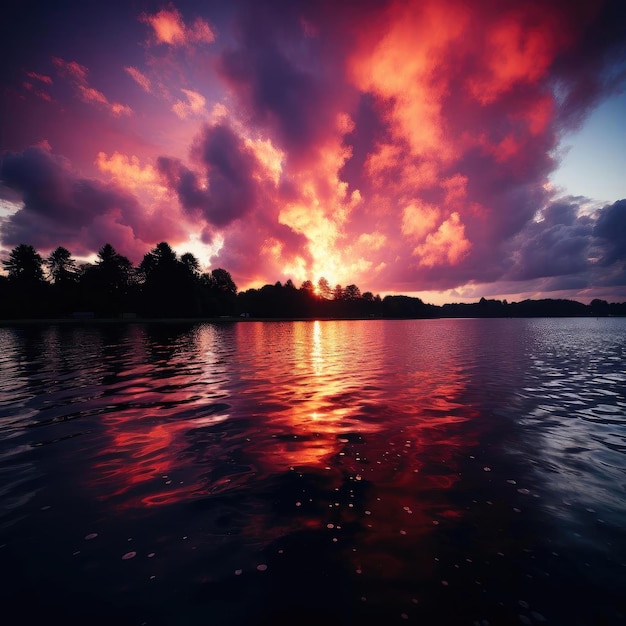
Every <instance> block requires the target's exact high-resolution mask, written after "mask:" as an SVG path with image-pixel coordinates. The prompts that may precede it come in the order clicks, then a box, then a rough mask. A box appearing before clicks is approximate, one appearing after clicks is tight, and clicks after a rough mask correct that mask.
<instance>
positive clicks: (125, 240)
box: [0, 147, 189, 262]
mask: <svg viewBox="0 0 626 626" xmlns="http://www.w3.org/2000/svg"><path fill="white" fill-rule="evenodd" d="M103 160H104V161H106V159H105V158H104V157H103ZM0 165H1V167H0V180H1V181H2V183H3V184H4V185H5V186H6V187H8V188H9V189H12V190H14V191H15V192H17V193H18V194H19V195H20V196H21V198H22V202H23V206H22V208H20V209H19V210H18V211H17V212H16V213H14V214H12V215H10V216H9V217H8V218H7V219H6V220H5V223H4V226H3V230H2V243H3V244H4V245H5V246H13V245H17V244H19V243H23V242H25V241H27V242H29V243H31V244H32V245H34V246H35V247H37V248H39V249H41V250H42V251H44V252H45V251H47V250H50V249H53V248H55V247H57V246H59V245H63V246H65V247H67V248H68V249H70V250H72V251H73V252H74V253H75V254H79V255H86V254H90V253H92V252H95V251H97V250H98V249H99V248H100V247H101V246H102V245H103V244H104V243H107V242H108V243H111V244H112V245H113V246H114V247H115V248H116V249H118V250H119V251H120V252H121V253H122V254H125V255H126V256H128V257H129V258H131V259H132V260H133V261H135V262H137V261H139V260H140V259H141V258H142V256H143V254H145V252H146V251H147V250H148V249H149V247H150V246H151V245H154V244H155V243H158V242H159V241H162V240H164V239H167V240H168V241H171V242H172V243H173V244H176V243H179V242H181V241H183V240H185V239H186V238H187V237H188V233H189V231H188V225H187V224H186V220H185V219H184V216H182V215H181V214H179V213H178V212H177V211H176V207H175V206H171V205H169V206H161V207H158V206H155V207H154V208H153V209H152V210H151V211H146V209H145V208H144V207H143V206H142V205H141V204H140V203H139V201H138V199H137V197H136V196H135V195H134V194H133V193H132V192H130V191H128V190H127V189H125V188H124V187H122V186H121V184H119V183H104V182H102V181H98V180H95V179H91V178H85V177H83V176H81V175H79V174H78V173H77V172H76V171H75V170H74V168H73V167H72V166H71V164H70V163H69V162H68V161H67V159H64V158H63V157H60V156H58V155H54V154H52V153H51V151H50V150H49V149H42V148H40V147H31V148H27V149H26V150H24V151H23V152H20V153H5V154H4V155H3V158H2V161H1V163H0ZM111 167H112V168H113V167H114V166H111Z"/></svg>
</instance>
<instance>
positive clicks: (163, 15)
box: [140, 7, 215, 46]
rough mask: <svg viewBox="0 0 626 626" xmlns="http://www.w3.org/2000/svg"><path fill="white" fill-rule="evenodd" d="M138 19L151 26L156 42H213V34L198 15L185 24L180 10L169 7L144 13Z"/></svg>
mask: <svg viewBox="0 0 626 626" xmlns="http://www.w3.org/2000/svg"><path fill="white" fill-rule="evenodd" d="M140 20H141V21H142V22H144V23H146V24H149V25H150V26H151V27H152V31H153V36H154V39H155V41H156V43H159V44H161V43H164V44H168V45H170V46H184V45H187V44H196V43H213V41H215V34H214V32H213V30H212V29H211V27H210V25H209V23H208V22H206V21H205V20H203V19H202V18H200V17H198V18H196V19H195V20H194V22H193V23H192V24H191V25H190V26H187V25H186V24H185V22H184V20H183V17H182V15H181V14H180V12H179V11H178V10H177V9H175V8H174V7H171V8H169V9H162V10H160V11H158V12H157V13H155V14H153V15H149V14H147V13H144V14H142V15H141V17H140Z"/></svg>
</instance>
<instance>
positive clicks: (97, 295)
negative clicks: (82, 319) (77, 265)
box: [80, 243, 135, 317]
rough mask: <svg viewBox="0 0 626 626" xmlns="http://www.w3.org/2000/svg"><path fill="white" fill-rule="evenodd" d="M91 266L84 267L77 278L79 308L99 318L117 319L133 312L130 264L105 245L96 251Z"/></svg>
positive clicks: (132, 278) (132, 281)
mask: <svg viewBox="0 0 626 626" xmlns="http://www.w3.org/2000/svg"><path fill="white" fill-rule="evenodd" d="M97 256H98V260H97V261H96V263H95V265H88V266H86V267H85V268H84V271H83V273H82V275H81V278H80V284H81V288H82V292H83V300H82V304H83V306H84V307H85V309H86V310H90V311H94V312H95V313H96V314H97V315H99V316H106V317H110V316H117V315H119V314H120V313H122V312H123V311H125V310H129V309H130V310H132V309H133V308H134V297H133V296H134V295H135V294H134V292H135V277H134V271H133V264H132V263H131V262H130V260H129V259H128V258H127V257H125V256H123V255H121V254H119V253H118V252H117V250H115V248H114V247H113V246H112V245H111V244H110V243H107V244H105V245H104V246H102V248H100V250H98V255H97Z"/></svg>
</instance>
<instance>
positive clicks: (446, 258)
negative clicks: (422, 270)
mask: <svg viewBox="0 0 626 626" xmlns="http://www.w3.org/2000/svg"><path fill="white" fill-rule="evenodd" d="M471 247H472V244H471V243H470V242H469V241H468V240H467V239H466V238H465V227H464V226H463V224H462V223H461V218H460V217H459V214H458V213H456V212H455V213H452V214H451V215H450V217H449V218H448V219H447V220H446V221H445V222H443V223H442V224H441V225H440V226H439V228H438V229H437V231H436V232H434V233H431V234H429V235H428V236H427V237H426V241H425V242H424V243H423V244H421V245H419V246H417V247H416V248H415V249H414V250H413V256H417V257H419V265H422V266H425V267H434V266H435V265H456V264H457V263H459V261H461V260H462V259H463V257H465V256H466V255H467V253H468V252H469V250H470V248H471Z"/></svg>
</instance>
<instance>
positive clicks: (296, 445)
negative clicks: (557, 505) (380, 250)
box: [94, 322, 476, 568]
mask: <svg viewBox="0 0 626 626" xmlns="http://www.w3.org/2000/svg"><path fill="white" fill-rule="evenodd" d="M385 333H387V334H385ZM388 333H389V331H388V329H386V328H385V327H382V326H377V323H376V322H362V323H349V322H312V323H308V322H302V323H275V324H262V323H242V324H236V325H234V327H232V326H231V327H227V328H220V327H217V328H216V327H214V326H203V327H200V329H199V330H197V331H196V332H194V334H193V335H189V336H186V337H185V341H184V342H180V343H179V344H178V345H177V348H176V350H172V354H171V355H170V357H169V359H167V360H165V359H163V360H161V361H160V362H159V363H156V364H155V365H154V366H153V367H154V369H153V371H151V372H147V371H146V369H145V361H146V360H149V355H147V354H146V353H145V348H140V349H138V350H137V354H138V361H139V362H140V363H141V365H139V364H138V370H137V372H138V375H137V378H136V379H135V380H132V382H130V383H129V384H128V386H127V387H126V388H125V389H124V392H123V403H122V404H121V406H120V409H119V410H116V411H110V412H107V413H106V414H104V415H103V416H102V424H103V426H104V429H105V432H106V436H107V438H108V445H107V448H106V449H105V450H102V451H101V453H100V454H99V455H98V458H97V460H96V463H95V465H94V470H95V483H97V485H98V487H97V489H98V492H99V493H101V494H103V497H104V498H105V499H111V500H112V502H114V503H115V504H116V505H117V506H124V507H138V506H163V505H169V504H174V503H180V502H184V501H188V500H193V499H197V498H201V497H207V496H208V497H211V496H214V495H218V494H228V493H234V492H237V493H241V494H243V495H245V496H247V495H250V494H254V493H255V490H256V489H258V485H260V484H261V483H262V481H267V480H269V479H272V477H281V476H284V475H286V474H287V473H289V472H294V473H296V474H307V473H313V474H315V473H319V474H320V475H322V476H323V478H324V481H325V482H324V485H325V487H324V489H325V490H326V493H325V494H324V496H323V498H324V502H325V505H324V506H325V507H326V508H327V509H328V515H327V516H321V517H320V514H319V512H318V509H315V510H314V511H311V509H310V506H309V504H311V503H309V501H308V499H307V498H308V497H309V496H308V495H307V494H303V495H302V498H300V499H295V498H294V502H293V503H289V504H288V506H293V509H292V510H293V519H288V518H287V519H286V520H285V523H284V525H283V524H280V525H277V524H276V520H275V519H272V517H271V516H270V515H269V512H268V511H266V510H263V509H262V508H259V509H257V510H255V511H254V514H251V515H249V516H248V518H247V521H246V528H245V529H242V532H244V533H245V534H250V535H253V536H255V537H262V536H265V537H266V538H268V537H273V538H275V537H277V536H280V535H281V534H286V533H288V532H290V531H293V530H294V529H297V528H305V527H310V528H327V525H328V524H333V525H334V526H335V527H336V525H339V526H343V527H345V526H346V525H349V524H354V523H358V524H359V525H360V526H362V527H363V536H362V538H361V541H362V543H363V545H364V546H368V548H367V552H368V554H370V555H372V554H378V552H385V551H386V553H387V556H386V557H385V562H386V561H387V560H388V559H389V558H391V557H390V556H389V551H388V546H387V547H385V545H386V544H388V543H389V542H390V541H391V542H392V543H393V544H394V545H396V544H397V545H398V546H401V545H402V544H403V543H406V542H409V541H411V538H413V539H415V537H417V536H420V535H424V534H427V533H429V532H432V530H433V528H434V527H435V523H438V522H440V521H441V520H442V519H445V518H446V517H451V516H452V517H453V516H456V515H459V514H460V512H458V511H454V510H450V509H449V508H448V507H447V505H445V504H444V502H445V501H446V499H445V498H444V497H442V492H444V491H446V490H447V489H449V488H450V487H451V486H453V485H454V484H455V482H456V481H457V480H458V478H459V473H458V467H459V461H460V459H461V458H462V457H465V458H466V454H467V450H468V449H469V448H470V447H471V446H473V445H474V444H475V443H476V441H475V440H474V439H473V438H470V437H469V436H468V435H467V433H463V431H462V429H460V428H459V427H460V426H461V425H462V424H463V422H465V421H466V420H468V419H471V418H472V417H473V415H474V413H473V412H472V409H471V408H469V407H467V406H465V405H464V403H463V401H462V396H463V393H464V391H465V389H466V382H465V379H464V377H463V374H462V372H461V370H459V368H458V367H453V366H450V365H449V363H446V359H447V358H448V356H450V355H446V353H445V351H443V352H440V358H439V359H437V360H435V359H433V357H432V353H431V352H432V351H429V350H428V349H427V345H426V344H425V343H424V342H422V343H419V341H418V343H417V345H416V344H415V338H408V339H407V338H406V337H403V336H402V334H401V333H400V334H398V335H393V336H389V335H388ZM142 350H144V353H143V354H142ZM416 355H417V356H416ZM166 365H167V367H168V368H169V369H168V371H169V372H170V375H169V376H168V377H167V378H166V379H165V381H166V383H167V388H166V390H165V391H164V389H165V388H164V387H163V380H161V378H160V377H161V375H162V373H163V372H162V371H160V368H163V367H165V366H166ZM159 389H160V390H159ZM120 393H121V392H120ZM217 402H221V403H223V405H224V406H225V407H228V408H227V409H226V408H224V409H221V410H219V411H216V412H211V411H208V413H207V409H210V408H211V407H212V406H216V403H217ZM466 430H467V429H466ZM472 432H475V431H472ZM235 458H236V459H237V463H235V462H234V459H235ZM339 492H341V496H337V497H336V499H335V497H334V496H333V494H334V493H339ZM314 497H315V498H318V499H319V498H320V497H322V496H321V495H320V494H319V493H318V494H315V495H314ZM364 498H365V499H364ZM298 502H299V503H300V504H298ZM313 504H319V502H315V503H313ZM288 510H290V509H288ZM333 538H334V539H337V542H336V543H337V544H338V547H341V534H339V536H337V537H331V538H330V539H329V540H332V539H333ZM351 556H352V555H351ZM359 558H361V557H359ZM368 558H370V557H368ZM380 558H382V557H380ZM398 561H399V562H405V559H403V558H401V557H398ZM359 563H360V564H361V567H364V566H365V565H364V562H363V559H361V560H360V561H359ZM385 567H387V568H389V567H392V564H390V563H387V565H386V566H385Z"/></svg>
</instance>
